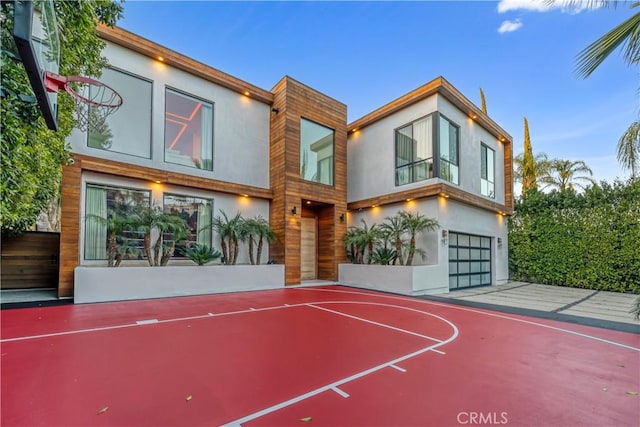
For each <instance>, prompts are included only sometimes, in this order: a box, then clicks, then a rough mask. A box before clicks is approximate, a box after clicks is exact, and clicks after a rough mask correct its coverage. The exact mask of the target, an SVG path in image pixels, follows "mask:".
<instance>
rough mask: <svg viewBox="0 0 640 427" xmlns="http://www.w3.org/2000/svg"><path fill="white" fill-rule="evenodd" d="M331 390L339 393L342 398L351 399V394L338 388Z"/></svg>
mask: <svg viewBox="0 0 640 427" xmlns="http://www.w3.org/2000/svg"><path fill="white" fill-rule="evenodd" d="M331 390H333V391H335V392H336V393H338V394H339V395H340V396H342V397H344V398H345V399H346V398H347V397H349V393H347V392H346V391H344V390H340V389H339V388H338V387H331Z"/></svg>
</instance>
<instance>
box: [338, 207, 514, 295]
mask: <svg viewBox="0 0 640 427" xmlns="http://www.w3.org/2000/svg"><path fill="white" fill-rule="evenodd" d="M401 210H407V211H411V212H420V213H421V214H423V215H425V216H427V217H430V218H434V219H436V220H437V221H438V223H439V224H440V228H439V229H438V230H437V231H432V232H428V233H421V234H419V235H418V236H416V247H418V248H421V249H424V250H425V251H426V253H427V258H426V260H422V259H421V257H420V256H417V255H416V257H415V258H414V261H413V265H438V266H440V267H441V268H442V269H444V270H445V271H446V274H447V275H448V274H449V273H448V271H449V251H448V246H449V241H448V238H444V239H443V238H442V230H447V231H448V232H457V233H464V234H475V235H479V236H485V237H490V238H491V242H492V243H491V248H492V257H493V260H492V266H491V274H492V280H491V282H492V283H493V284H501V283H504V282H505V281H507V280H508V278H509V266H508V261H509V260H508V249H507V248H508V242H507V239H508V232H507V221H506V218H505V217H503V216H502V215H499V214H497V213H494V212H489V211H486V210H484V209H480V208H476V207H473V206H470V205H466V204H463V203H459V202H456V201H452V200H450V199H446V198H444V197H437V198H429V199H425V200H414V201H410V202H405V203H399V204H395V205H388V206H382V207H376V208H371V209H363V210H362V211H356V212H350V213H349V214H348V215H347V225H348V226H350V227H352V226H353V227H361V226H362V223H361V219H364V220H365V221H366V222H367V225H368V226H369V227H371V226H372V225H373V224H374V223H375V224H382V223H383V222H384V220H385V218H386V217H390V216H393V215H395V214H396V213H397V212H398V211H401ZM498 238H500V239H502V244H498Z"/></svg>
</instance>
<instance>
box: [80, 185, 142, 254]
mask: <svg viewBox="0 0 640 427" xmlns="http://www.w3.org/2000/svg"><path fill="white" fill-rule="evenodd" d="M86 190H87V191H86V197H85V230H84V258H85V259H87V260H104V259H107V254H108V247H109V233H111V232H115V233H116V234H118V236H119V237H118V239H120V241H118V242H117V243H118V245H119V246H120V248H122V249H126V251H125V253H124V257H123V258H124V259H142V257H143V254H144V233H142V232H139V231H136V230H135V229H133V227H132V226H130V225H127V224H126V219H127V218H128V217H130V216H131V214H132V213H133V211H134V210H135V208H136V207H137V206H149V205H150V201H151V194H150V192H149V191H143V190H132V189H128V188H118V187H107V186H102V185H94V184H87V188H86Z"/></svg>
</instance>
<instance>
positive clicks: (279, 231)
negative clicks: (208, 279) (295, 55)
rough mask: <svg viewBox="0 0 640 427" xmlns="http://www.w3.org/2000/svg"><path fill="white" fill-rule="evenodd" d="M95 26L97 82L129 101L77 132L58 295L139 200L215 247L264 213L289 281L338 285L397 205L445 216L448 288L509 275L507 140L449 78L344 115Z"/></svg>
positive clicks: (285, 81) (440, 259) (102, 260)
mask: <svg viewBox="0 0 640 427" xmlns="http://www.w3.org/2000/svg"><path fill="white" fill-rule="evenodd" d="M99 34H100V36H101V37H102V38H103V39H104V40H105V41H106V43H107V46H106V48H105V50H104V55H105V56H106V57H107V59H108V60H109V63H110V65H109V67H108V68H107V69H105V70H104V72H103V74H102V76H101V78H100V79H101V80H102V81H103V82H104V83H106V84H107V85H109V86H110V87H112V88H114V89H115V90H117V91H118V92H119V93H120V94H121V95H122V96H123V98H124V104H123V105H122V107H121V108H120V109H119V110H118V111H117V112H116V113H114V114H113V115H111V116H109V118H108V119H107V120H106V122H105V126H104V127H102V128H100V129H95V128H93V129H90V130H89V131H85V132H83V131H80V130H76V131H74V133H73V134H72V135H71V136H70V138H69V144H70V146H71V150H72V153H73V163H72V164H70V165H68V166H65V167H64V171H63V186H62V218H61V244H60V249H61V250H60V274H59V291H58V293H59V296H61V297H69V296H73V293H74V270H75V269H76V268H77V267H78V266H83V267H84V266H101V265H106V258H107V241H108V236H107V226H106V224H105V222H104V221H101V220H100V218H105V217H106V215H107V214H106V213H107V212H109V211H110V210H111V209H113V207H114V206H116V205H118V206H130V207H132V206H135V205H138V204H142V205H145V206H159V207H160V208H161V209H163V210H164V211H167V212H172V213H175V214H178V215H180V216H181V217H182V218H184V219H185V221H186V222H187V224H188V227H189V235H188V237H187V239H188V240H191V241H193V242H198V243H203V244H207V245H210V246H217V245H218V243H219V237H218V236H216V235H215V233H214V232H212V230H211V229H210V228H209V227H207V225H210V224H211V222H212V220H213V218H214V217H215V216H216V215H219V214H220V212H221V211H224V212H225V213H227V214H230V215H234V214H235V213H236V212H240V213H241V214H242V215H243V216H246V217H251V216H256V215H260V216H262V217H263V218H265V219H267V220H268V221H269V223H270V225H271V227H272V228H273V230H274V231H275V234H276V235H277V240H276V241H275V242H274V243H272V244H271V245H269V247H268V254H269V255H268V258H269V259H271V260H273V261H274V262H275V263H278V264H284V266H285V275H284V283H283V284H282V285H283V286H285V285H295V284H300V283H301V282H304V281H307V280H316V279H317V280H326V281H333V282H336V281H338V280H339V279H340V278H339V265H340V264H341V263H344V262H346V255H345V250H344V247H343V236H344V234H345V232H346V230H347V227H348V226H350V225H354V224H357V223H358V221H359V220H360V218H366V219H367V221H372V222H375V221H376V220H378V219H379V218H384V216H386V215H389V214H391V213H393V212H395V211H397V210H398V209H409V210H411V209H414V210H419V211H420V212H423V213H425V214H426V215H428V216H431V217H434V218H436V219H437V220H438V221H439V222H440V225H441V227H442V228H441V229H440V230H438V231H437V233H431V234H427V235H425V236H424V239H423V240H421V241H420V242H419V244H420V245H421V246H422V247H423V248H424V249H425V250H426V251H427V252H428V253H429V256H428V258H427V259H426V261H425V263H426V264H428V265H432V266H433V265H436V266H438V268H439V269H440V270H439V271H440V274H441V275H443V277H444V276H446V277H447V279H446V281H447V283H446V285H447V286H445V284H444V282H443V283H440V285H442V286H445V287H446V288H447V289H448V288H451V289H457V288H460V287H466V286H475V285H484V284H495V283H499V282H501V281H504V280H506V279H507V271H508V270H507V249H506V247H507V245H506V239H507V234H506V225H505V220H504V215H508V214H509V213H510V212H511V209H512V184H511V161H512V160H511V143H512V141H511V137H510V136H509V135H508V134H507V133H506V132H505V131H504V130H503V129H502V128H500V126H498V125H497V124H496V123H495V122H493V121H492V120H491V119H490V118H489V117H487V116H486V115H484V114H482V112H480V111H479V109H478V108H477V107H476V106H474V105H473V104H472V103H471V102H470V101H469V100H468V99H467V98H465V97H464V96H463V95H462V94H461V93H459V92H458V91H457V90H456V89H455V88H454V87H453V86H451V85H450V84H449V83H448V82H447V81H446V80H444V79H442V78H438V79H436V80H434V81H432V82H430V83H428V84H426V85H424V86H422V87H420V88H418V89H416V90H415V91H413V92H411V93H409V94H407V95H405V96H403V97H401V98H398V99H397V100H395V101H393V102H391V103H390V104H387V105H385V106H383V107H381V108H380V109H378V110H376V111H374V112H372V113H370V114H368V115H366V116H364V117H362V118H361V119H358V120H356V121H355V122H353V123H351V124H349V125H348V124H347V106H346V105H345V104H343V103H341V102H339V101H337V100H335V99H333V98H331V97H328V96H326V95H324V94H322V93H320V92H318V91H316V90H314V89H313V88H310V87H308V86H306V85H304V84H303V83H300V82H298V81H296V80H294V79H292V78H290V77H287V76H285V77H284V78H282V79H281V80H280V81H279V82H277V83H276V84H275V86H274V87H273V88H272V89H270V90H265V89H262V88H259V87H257V86H255V85H252V84H250V83H247V82H245V81H242V80H240V79H238V78H236V77H233V76H231V75H228V74H226V73H223V72H221V71H219V70H217V69H215V68H212V67H210V66H208V65H205V64H202V63H200V62H197V61H195V60H193V59H191V58H188V57H186V56H184V55H181V54H179V53H177V52H174V51H172V50H170V49H167V48H165V47H163V46H160V45H158V44H156V43H153V42H152V41H149V40H146V39H144V38H142V37H139V36H137V35H135V34H132V33H130V32H128V31H125V30H122V29H119V28H108V27H100V28H99ZM131 233H132V234H131V236H130V237H132V238H131V239H130V241H132V242H134V243H133V244H134V245H135V244H136V243H135V242H136V239H135V238H134V237H135V235H134V231H133V230H132V231H131ZM138 244H141V243H138ZM178 255H179V254H178ZM139 261H140V260H139ZM180 261H181V260H180V256H177V257H176V258H175V259H174V260H172V261H171V262H172V263H180ZM247 261H248V260H247V255H246V253H244V252H241V253H240V259H239V263H246V262H247ZM136 262H138V261H136V260H135V259H131V260H126V261H124V263H129V264H135V263H136ZM420 262H422V261H420ZM420 262H416V263H420ZM440 282H442V280H440ZM445 290H446V289H445Z"/></svg>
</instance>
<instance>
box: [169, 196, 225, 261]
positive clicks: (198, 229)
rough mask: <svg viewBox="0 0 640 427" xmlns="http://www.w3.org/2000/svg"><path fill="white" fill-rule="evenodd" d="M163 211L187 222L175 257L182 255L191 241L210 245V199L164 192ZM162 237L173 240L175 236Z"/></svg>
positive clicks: (211, 208)
mask: <svg viewBox="0 0 640 427" xmlns="http://www.w3.org/2000/svg"><path fill="white" fill-rule="evenodd" d="M164 211H165V213H169V214H173V215H177V216H179V217H180V218H182V219H183V220H184V221H185V223H186V224H187V235H186V236H184V240H182V241H181V242H180V243H178V244H177V245H176V248H175V252H174V256H175V257H184V256H185V249H186V248H188V247H189V246H191V244H193V243H199V244H201V245H207V246H209V247H211V222H212V213H213V201H212V200H210V199H201V198H198V197H188V196H177V195H173V194H165V195H164ZM163 237H164V240H165V241H168V240H173V238H174V237H175V236H171V235H165V236H163Z"/></svg>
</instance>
